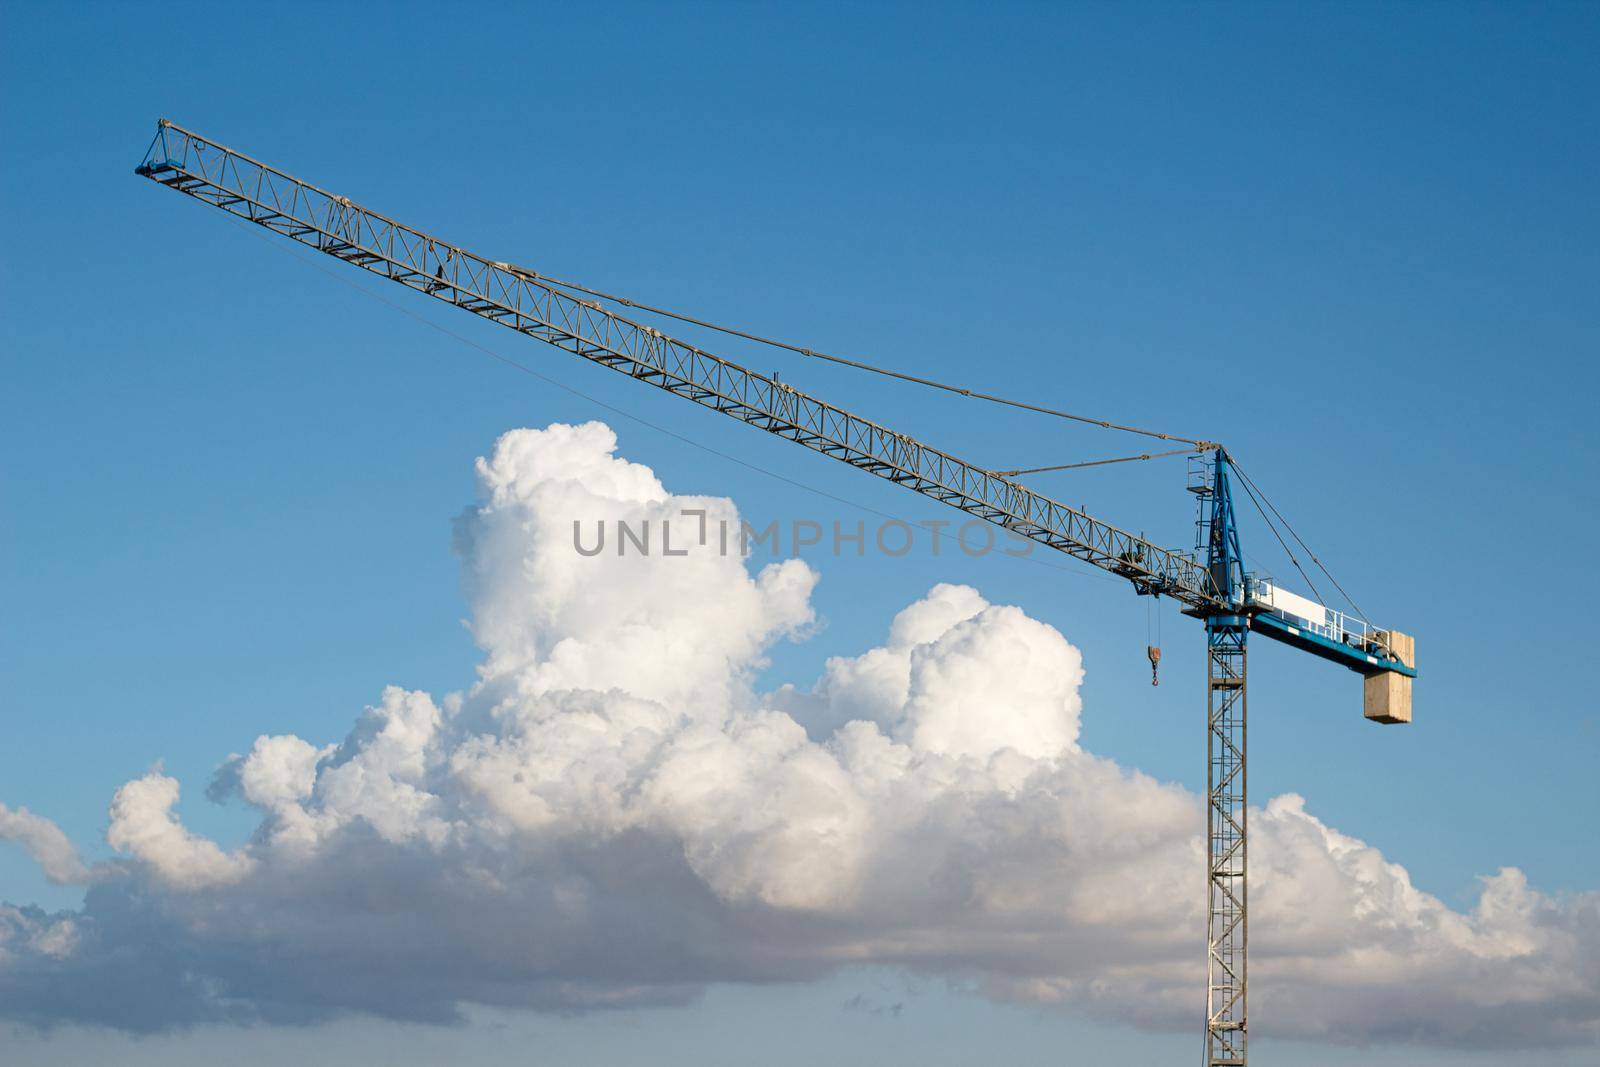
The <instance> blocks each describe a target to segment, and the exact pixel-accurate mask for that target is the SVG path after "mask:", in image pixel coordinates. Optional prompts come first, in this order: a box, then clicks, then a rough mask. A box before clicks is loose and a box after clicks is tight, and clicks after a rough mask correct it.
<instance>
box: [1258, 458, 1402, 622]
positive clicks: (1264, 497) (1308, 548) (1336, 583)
mask: <svg viewBox="0 0 1600 1067" xmlns="http://www.w3.org/2000/svg"><path fill="white" fill-rule="evenodd" d="M1228 459H1229V462H1230V463H1232V464H1233V468H1234V470H1236V471H1238V472H1239V477H1240V478H1242V479H1244V483H1245V489H1246V491H1249V490H1250V489H1252V488H1254V489H1255V490H1256V492H1260V489H1261V487H1260V486H1258V485H1256V483H1255V480H1254V479H1252V478H1251V477H1250V475H1248V474H1246V473H1245V471H1244V468H1243V467H1240V466H1239V464H1238V462H1237V461H1236V460H1234V459H1233V457H1232V456H1229V457H1228ZM1254 496H1255V494H1254V493H1251V498H1252V499H1254ZM1261 499H1262V500H1265V501H1266V504H1267V507H1269V508H1271V509H1272V513H1273V514H1274V515H1276V516H1278V521H1279V522H1281V523H1283V528H1284V529H1285V530H1288V531H1289V536H1290V537H1293V538H1294V539H1295V542H1296V543H1297V544H1299V546H1300V547H1301V548H1303V549H1305V551H1306V555H1307V556H1310V557H1311V562H1312V563H1315V564H1316V565H1317V569H1318V570H1320V571H1321V572H1322V573H1323V574H1325V575H1327V577H1328V581H1330V582H1332V583H1333V587H1334V588H1335V589H1337V590H1339V595H1340V596H1342V597H1344V598H1345V600H1346V601H1348V602H1349V604H1350V607H1351V608H1353V609H1354V610H1355V613H1356V615H1357V616H1358V617H1359V618H1360V619H1361V621H1362V622H1364V623H1366V624H1367V625H1368V626H1371V625H1372V622H1371V621H1370V620H1369V619H1368V618H1367V613H1366V612H1364V611H1362V610H1361V605H1360V604H1357V603H1356V598H1355V597H1353V596H1351V595H1350V594H1349V593H1347V592H1345V589H1344V586H1342V585H1340V584H1339V579H1337V578H1335V577H1334V576H1333V572H1332V571H1330V570H1328V568H1327V566H1326V565H1324V564H1323V562H1322V560H1320V559H1318V558H1317V554H1316V553H1315V552H1313V551H1311V546H1310V545H1308V544H1306V543H1305V540H1304V539H1303V538H1301V536H1300V535H1299V534H1298V533H1295V529H1294V527H1293V526H1291V525H1289V520H1288V519H1286V518H1284V517H1283V514H1282V512H1280V511H1279V510H1278V509H1277V507H1276V506H1274V505H1273V503H1272V501H1271V500H1267V494H1266V493H1261ZM1256 507H1257V509H1259V508H1260V507H1261V505H1260V504H1257V505H1256ZM1262 514H1263V517H1265V512H1263V513H1262ZM1279 541H1280V543H1281V541H1282V538H1279ZM1285 551H1287V546H1285ZM1290 558H1291V559H1292V558H1293V556H1291V557H1290ZM1295 566H1296V567H1297V568H1298V567H1299V566H1300V565H1299V563H1296V564H1295ZM1304 574H1305V572H1304V571H1301V575H1302V576H1304ZM1310 583H1311V579H1310V578H1306V584H1308V585H1309V584H1310ZM1315 588H1316V587H1315V586H1312V589H1313V591H1314V590H1315ZM1319 599H1320V594H1319Z"/></svg>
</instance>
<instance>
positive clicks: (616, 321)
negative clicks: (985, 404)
mask: <svg viewBox="0 0 1600 1067" xmlns="http://www.w3.org/2000/svg"><path fill="white" fill-rule="evenodd" d="M137 170H138V173H139V174H141V175H143V176H144V177H147V178H149V179H151V180H152V181H155V182H158V183H160V184H162V185H165V186H167V187H168V188H171V189H176V190H177V191H178V192H181V193H186V194H188V195H189V196H192V197H195V198H196V199H199V200H203V201H205V202H206V203H209V204H211V205H212V206H214V207H219V208H222V209H223V210H224V211H227V212H229V213H230V214H233V215H235V216H238V217H239V218H241V219H245V220H247V221H249V222H253V223H255V224H256V225H258V226H263V227H266V228H267V229H269V230H273V231H275V232H277V233H280V234H283V235H284V236H286V237H290V238H292V239H294V240H295V241H298V242H299V243H301V244H303V245H307V246H309V247H311V248H315V249H316V250H318V251H320V252H324V253H326V254H328V255H331V256H333V257H335V258H337V259H341V260H343V261H345V262H346V263H351V264H354V265H355V266H358V267H361V268H362V269H364V270H367V271H370V272H372V273H373V274H378V275H381V276H383V277H386V278H389V279H390V280H392V281H396V282H399V283H401V284H402V285H405V286H408V287H409V288H412V289H415V290H417V291H419V292H422V293H426V294H427V295H429V296H432V297H435V298H437V299H440V300H444V301H447V302H449V303H451V304H454V305H456V306H457V307H461V308H465V309H466V310H468V311H471V312H473V313H474V314H476V315H479V316H482V317H483V318H486V319H489V320H490V321H492V322H497V323H499V324H500V325H502V326H506V327H509V328H511V329H514V330H517V331H518V332H520V333H524V334H527V335H529V336H531V337H536V338H538V339H540V340H542V341H546V342H548V343H550V344H552V345H556V346H557V347H560V348H563V349H565V350H567V351H569V352H572V353H575V354H576V355H579V356H582V357H584V358H585V359H588V360H591V361H593V362H595V363H598V364H601V365H602V366H606V367H610V368H611V369H612V370H615V371H619V372H621V373H624V374H627V375H629V376H630V377H633V378H637V379H639V380H641V381H645V382H648V383H650V384H651V385H654V386H657V387H658V388H661V389H664V390H666V391H668V392H671V393H674V394H676V395H678V396H682V397H685V398H687V399H689V400H693V401H695V402H696V403H698V404H700V405H702V406H704V407H708V408H711V409H713V410H716V411H720V412H722V413H723V414H725V415H729V416H731V417H733V418H736V419H739V420H740V421H742V422H745V423H749V424H750V425H753V426H757V427H759V428H761V429H763V430H766V431H768V432H769V433H773V434H776V435H778V436H780V437H784V438H787V439H788V440H791V441H795V442H797V443H799V444H803V445H805V446H806V447H807V448H810V449H813V450H814V451H817V452H821V453H823V454H825V455H830V456H832V457H834V458H835V459H838V460H842V461H843V462H845V463H849V464H850V465H852V466H854V467H858V468H860V469H862V470H865V471H867V472H869V473H871V474H875V475H877V476H878V477H880V478H884V479H887V480H889V481H892V482H895V483H898V484H900V485H904V486H906V487H907V488H910V489H913V490H915V491H916V492H918V493H921V494H923V495H924V496H928V497H932V498H933V499H935V500H939V501H941V502H943V503H945V504H949V505H951V506H953V507H956V508H959V509H961V510H962V511H964V512H967V513H968V514H970V515H973V516H976V517H977V518H980V519H983V520H985V521H988V522H991V523H994V524H996V525H998V526H1000V527H1003V528H1004V529H1006V530H1009V531H1011V532H1012V533H1015V534H1017V535H1018V536H1021V537H1025V538H1028V539H1029V540H1032V541H1035V542H1037V543H1039V544H1043V545H1048V546H1049V547H1051V548H1054V549H1058V550H1059V551H1062V552H1065V553H1067V554H1069V555H1072V556H1075V557H1077V558H1079V559H1082V560H1084V561H1086V562H1088V563H1091V564H1093V565H1094V566H1096V567H1099V568H1101V569H1102V570H1106V571H1110V572H1111V573H1113V574H1117V575H1119V576H1121V577H1123V578H1126V579H1128V580H1129V581H1130V582H1132V583H1133V584H1134V586H1135V587H1136V588H1137V589H1139V591H1140V592H1144V593H1157V594H1161V595H1164V596H1170V597H1172V598H1174V599H1176V600H1179V601H1181V602H1182V603H1184V604H1185V605H1186V606H1187V607H1188V608H1189V609H1190V610H1193V611H1196V612H1199V613H1209V612H1212V611H1226V610H1230V609H1229V606H1228V605H1227V604H1225V603H1224V602H1223V601H1222V599H1221V598H1220V597H1219V596H1218V595H1217V593H1216V590H1215V587H1214V585H1213V584H1212V580H1211V576H1210V574H1209V573H1208V572H1207V571H1206V569H1205V567H1204V566H1202V565H1201V564H1200V563H1199V562H1198V561H1196V560H1195V559H1194V558H1193V557H1192V556H1190V555H1188V554H1187V553H1184V552H1178V551H1173V550H1171V549H1166V548H1162V547H1160V546H1158V545H1154V544H1152V543H1150V542H1148V541H1146V540H1144V539H1143V538H1141V537H1137V536H1135V535H1133V534H1130V533H1128V532H1127V531H1125V530H1121V529H1118V528H1117V527H1115V526H1112V525H1111V524H1109V523H1106V522H1102V521H1100V520H1098V519H1094V518H1091V517H1090V516H1088V515H1087V514H1085V513H1084V512H1082V511H1079V510H1077V509H1075V508H1072V507H1069V506H1067V505H1065V504H1062V503H1060V502H1059V501H1055V500H1052V499H1050V498H1049V497H1046V496H1042V495H1041V494H1039V493H1035V492H1033V491H1032V490H1030V489H1027V488H1024V487H1023V486H1021V485H1018V484H1016V483H1015V482H1012V481H1010V480H1009V479H1007V478H1004V477H1001V476H1000V475H998V474H995V473H994V472H992V471H989V470H986V469H984V468H981V467H978V466H975V465H974V464H971V463H968V462H966V461H964V460H960V459H957V458H955V457H954V456H951V455H949V454H947V453H945V452H941V451H939V450H938V449H935V448H932V447H930V446H928V445H925V444H923V443H922V442H920V441H918V440H916V439H915V438H912V437H910V436H909V435H906V434H902V433H896V432H895V431H893V430H890V429H887V428H885V427H883V426H880V425H878V424H877V423H875V422H872V421H871V420H869V419H864V418H862V417H860V416H859V415H854V414H851V413H850V412H847V411H844V410H842V409H841V408H838V407H835V406H833V405H832V404H828V403H825V402H824V401H821V400H818V399H817V398H815V397H813V396H810V395H808V394H806V393H804V392H802V391H800V390H798V389H795V388H793V387H791V386H789V385H786V384H784V383H783V382H780V381H777V380H775V379H773V378H769V377H767V376H766V375H763V374H760V373H758V372H756V371H752V370H749V369H748V368H745V367H742V366H740V365H738V364H736V363H733V362H730V361H728V360H726V359H722V358H721V357H718V356H714V355H712V354H710V353H709V352H705V351H703V350H701V349H699V348H697V347H695V346H693V345H690V344H688V343H686V342H684V341H680V340H677V339H676V338H673V337H669V336H667V335H665V334H663V333H661V332H660V331H659V330H656V329H654V328H652V327H650V326H648V325H645V324H643V323H639V322H635V321H633V320H631V319H628V318H625V317H624V316H621V315H618V314H616V313H615V312H613V311H611V310H609V309H607V308H606V307H604V306H603V305H602V304H601V303H600V302H599V301H589V300H582V299H579V298H578V297H576V296H573V295H571V294H570V293H567V292H565V291H562V290H561V289H559V288H557V287H556V286H555V285H554V284H553V283H549V282H547V281H545V280H544V279H542V278H541V277H540V276H539V275H538V274H537V273H536V272H534V271H531V270H527V269H526V268H521V267H516V266H513V265H511V264H509V263H503V262H499V261H494V260H488V259H485V258H483V257H482V256H479V255H475V254H474V253H472V252H469V251H467V250H466V249H463V248H461V247H459V246H457V245H453V244H451V243H449V242H447V241H443V240H440V239H439V238H436V237H431V236H429V235H428V234H425V233H422V232H421V231H419V230H415V229H412V228H411V227H409V226H405V225H403V224H401V223H399V222H396V221H394V220H393V219H390V218H387V217H385V216H383V215H380V214H378V213H377V212H375V211H370V210H368V209H367V208H364V207H361V206H360V205H358V204H356V203H354V202H352V201H351V200H349V199H348V198H346V197H342V196H336V195H334V194H333V193H329V192H327V191H325V190H323V189H319V188H317V187H316V186H314V185H310V184H309V183H307V182H304V181H301V180H300V179H298V178H295V177H293V176H292V175H289V174H286V173H284V172H283V171H281V170H277V169H276V168H274V167H271V166H268V165H267V164H265V163H262V162H260V161H258V160H255V159H252V158H250V157H249V156H246V155H244V154H243V153H240V152H237V151H234V150H233V149H231V148H228V147H226V146H224V145H221V144H218V143H217V142H215V141H211V140H208V139H206V138H204V137H202V136H200V135H199V134H196V133H193V132H191V131H189V130H185V129H183V128H182V127H180V126H176V125H174V124H172V123H170V122H167V121H166V120H162V121H161V123H160V125H159V126H158V128H157V130H156V136H155V139H154V140H153V141H152V142H151V145H150V149H149V151H148V152H146V154H145V158H144V161H143V162H142V163H141V164H140V165H139V167H138V168H137Z"/></svg>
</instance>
